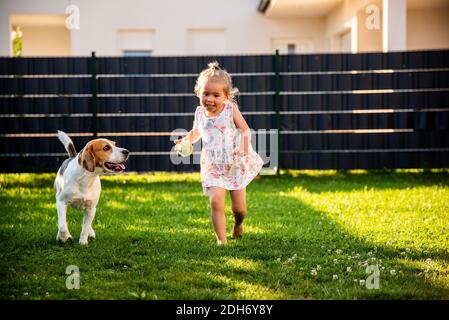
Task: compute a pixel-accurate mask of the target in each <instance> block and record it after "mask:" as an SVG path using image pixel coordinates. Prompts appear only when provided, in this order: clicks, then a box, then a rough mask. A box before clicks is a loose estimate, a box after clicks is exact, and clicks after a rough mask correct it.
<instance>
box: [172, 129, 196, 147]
mask: <svg viewBox="0 0 449 320" xmlns="http://www.w3.org/2000/svg"><path fill="white" fill-rule="evenodd" d="M200 138H201V135H200V133H199V131H198V129H197V128H196V127H195V126H194V127H193V128H192V130H190V131H189V133H187V134H186V136H185V137H184V138H183V139H178V140H175V141H173V142H174V143H175V144H178V143H181V141H182V140H189V141H190V143H191V144H194V143H195V142H197V141H198V140H199V139H200Z"/></svg>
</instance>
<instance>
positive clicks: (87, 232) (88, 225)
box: [80, 207, 97, 245]
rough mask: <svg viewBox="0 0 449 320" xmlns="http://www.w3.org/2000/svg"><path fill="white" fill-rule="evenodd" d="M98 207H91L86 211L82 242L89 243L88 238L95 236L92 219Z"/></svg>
mask: <svg viewBox="0 0 449 320" xmlns="http://www.w3.org/2000/svg"><path fill="white" fill-rule="evenodd" d="M96 210H97V208H95V207H94V208H89V209H87V210H86V212H85V213H84V219H83V228H82V229H81V235H80V244H82V245H87V243H88V238H89V237H91V238H94V237H95V233H94V230H93V229H92V221H93V220H94V217H95V212H96Z"/></svg>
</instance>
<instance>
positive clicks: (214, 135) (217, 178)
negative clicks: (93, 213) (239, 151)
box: [193, 102, 263, 195]
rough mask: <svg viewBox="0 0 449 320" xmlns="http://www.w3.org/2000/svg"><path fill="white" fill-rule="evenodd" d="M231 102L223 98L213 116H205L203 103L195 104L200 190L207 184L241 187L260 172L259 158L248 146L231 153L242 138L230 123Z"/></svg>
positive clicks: (231, 115) (231, 114) (206, 186)
mask: <svg viewBox="0 0 449 320" xmlns="http://www.w3.org/2000/svg"><path fill="white" fill-rule="evenodd" d="M233 106H234V105H233V104H232V103H230V102H225V105H224V107H223V110H222V111H221V112H220V114H218V115H217V116H215V117H207V116H206V113H205V110H204V108H203V107H201V106H199V107H197V109H196V111H195V120H194V124H193V127H194V129H196V130H198V132H199V133H200V135H201V138H202V143H203V148H202V151H201V181H202V185H203V192H204V194H206V195H208V191H207V190H208V189H207V188H209V187H221V188H224V189H226V190H240V189H243V188H245V187H246V186H247V185H248V184H249V183H250V182H251V180H253V179H254V177H255V176H256V175H257V174H258V173H259V172H260V170H261V168H262V166H263V160H262V158H261V157H260V156H259V155H258V154H257V153H256V152H255V151H254V149H253V148H252V146H251V144H249V146H248V155H247V156H241V155H234V154H233V151H234V149H235V148H237V147H239V146H240V144H241V141H242V136H241V133H240V131H239V130H238V129H237V127H236V126H235V124H234V120H233Z"/></svg>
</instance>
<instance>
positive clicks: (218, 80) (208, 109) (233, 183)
mask: <svg viewBox="0 0 449 320" xmlns="http://www.w3.org/2000/svg"><path fill="white" fill-rule="evenodd" d="M208 67H209V68H207V69H205V70H203V71H202V72H201V73H200V75H199V77H198V79H197V82H196V85H195V94H196V95H197V96H198V98H200V104H201V105H200V106H199V107H197V108H196V111H195V120H194V123H193V128H192V130H190V132H189V133H188V134H187V135H186V137H184V139H181V140H175V141H174V142H175V143H176V144H178V143H180V142H182V141H183V140H186V139H187V140H189V141H190V143H195V142H196V141H197V140H199V139H200V138H201V139H202V142H203V149H202V152H201V181H202V185H203V192H204V194H205V195H208V196H209V199H210V207H211V212H212V223H213V225H214V230H215V235H216V237H217V243H218V244H219V245H226V244H227V240H226V217H225V213H224V208H225V196H226V190H230V194H231V200H232V212H233V215H234V227H233V229H232V237H233V238H237V237H241V235H242V232H243V220H244V219H245V215H246V186H247V185H248V184H249V183H250V182H251V180H253V179H254V177H255V176H256V175H257V174H258V173H259V171H260V170H261V168H262V165H263V160H262V158H261V157H260V156H259V155H258V154H257V153H256V152H255V151H254V150H253V148H252V147H251V135H250V130H249V127H248V124H247V123H246V121H245V119H244V118H243V116H242V114H241V113H240V111H239V109H238V107H237V104H236V103H235V94H236V93H237V92H238V90H237V89H236V88H233V87H232V82H231V77H230V75H229V74H228V73H227V72H226V71H225V70H223V69H221V68H220V66H219V64H218V62H216V61H215V62H212V63H209V64H208Z"/></svg>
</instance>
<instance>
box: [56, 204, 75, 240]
mask: <svg viewBox="0 0 449 320" xmlns="http://www.w3.org/2000/svg"><path fill="white" fill-rule="evenodd" d="M56 209H57V210H58V234H57V235H56V241H59V242H61V243H64V242H66V241H67V240H72V239H73V237H72V235H71V234H70V232H69V227H68V226H67V217H66V216H67V204H66V203H65V202H64V201H59V200H56Z"/></svg>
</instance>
